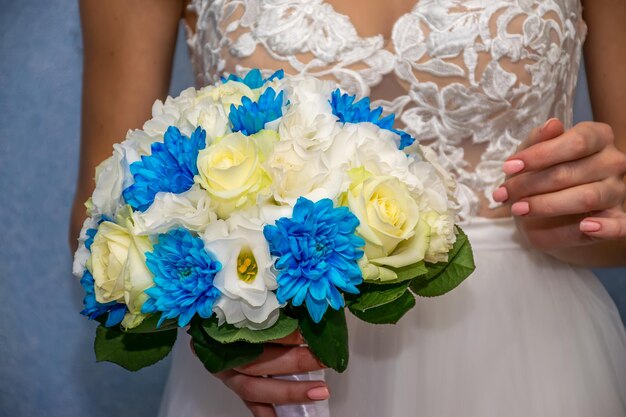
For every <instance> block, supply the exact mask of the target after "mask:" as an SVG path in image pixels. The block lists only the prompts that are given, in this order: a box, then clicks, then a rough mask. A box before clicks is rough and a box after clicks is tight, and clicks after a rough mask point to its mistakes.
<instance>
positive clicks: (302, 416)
mask: <svg viewBox="0 0 626 417" xmlns="http://www.w3.org/2000/svg"><path fill="white" fill-rule="evenodd" d="M274 378H276V379H284V380H287V381H324V379H325V377H324V370H319V371H313V372H307V373H303V374H295V375H281V376H275V377H274ZM274 408H275V409H276V416H277V417H330V408H329V405H328V400H324V401H315V402H310V403H304V404H286V405H276V406H274Z"/></svg>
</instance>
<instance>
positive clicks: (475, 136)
mask: <svg viewBox="0 0 626 417" xmlns="http://www.w3.org/2000/svg"><path fill="white" fill-rule="evenodd" d="M189 8H190V10H192V11H193V12H195V13H196V14H197V23H196V25H195V27H188V44H189V47H190V50H191V55H192V62H193V65H194V71H195V74H196V77H197V81H198V83H199V84H200V85H205V84H207V83H212V82H215V81H217V80H218V78H219V76H220V75H222V74H223V73H224V72H235V73H238V74H239V75H242V74H243V73H245V72H246V71H247V70H248V69H249V66H258V67H261V68H267V69H268V71H269V70H270V69H276V68H284V69H285V71H286V72H287V73H306V74H310V75H315V76H318V77H323V78H330V79H334V80H336V81H337V82H338V83H339V84H340V86H341V87H342V88H343V89H344V90H346V91H348V92H350V93H352V94H357V95H359V96H365V95H370V94H372V93H373V92H374V90H375V88H376V86H378V85H380V84H381V83H383V81H384V80H385V79H387V78H393V79H394V80H395V85H396V87H401V88H397V89H396V90H393V89H386V91H387V94H385V92H382V93H380V92H378V91H377V93H379V94H372V99H374V100H375V101H374V105H381V106H383V108H384V109H385V111H386V112H394V113H396V116H397V120H399V121H400V122H401V123H402V124H403V125H404V129H405V130H406V131H407V132H408V133H410V134H411V135H412V136H413V137H415V138H416V139H418V140H419V141H420V143H421V144H422V145H426V146H429V147H430V148H431V149H433V150H434V151H435V153H436V154H437V155H438V156H439V158H440V160H441V163H442V164H443V166H444V167H445V168H447V169H448V170H449V171H450V172H452V173H453V174H454V175H455V176H456V178H457V180H458V181H459V189H458V199H459V202H460V203H461V205H462V207H463V211H462V213H461V217H462V218H468V217H470V216H473V215H476V214H477V213H478V210H479V206H480V204H481V195H482V196H484V200H483V201H485V200H486V201H487V202H488V203H487V204H488V205H489V207H490V208H496V207H497V206H498V204H497V203H496V202H494V201H493V199H492V198H491V193H492V192H493V190H494V189H495V188H496V187H497V186H498V185H499V184H500V183H501V182H502V181H503V179H504V177H503V174H502V171H501V166H502V162H503V161H504V160H505V159H506V158H507V157H508V156H509V155H510V154H512V153H513V152H514V151H515V149H516V147H517V145H518V144H519V143H520V141H521V140H523V139H524V138H525V137H526V136H527V135H528V133H529V132H530V130H531V129H532V128H533V127H535V126H538V125H540V124H542V123H543V122H544V121H545V120H547V119H548V118H550V117H558V118H560V119H561V120H563V121H564V123H565V125H566V127H569V126H571V124H572V105H573V93H574V89H575V85H576V78H577V74H578V66H579V61H580V49H581V48H580V47H581V44H582V42H583V40H584V36H585V33H586V27H585V24H584V22H583V21H582V18H581V12H582V8H581V5H580V0H418V1H416V4H415V6H414V7H413V9H412V10H411V11H410V12H408V13H406V14H404V15H402V16H401V17H400V18H399V19H398V20H397V21H396V22H395V24H394V26H393V31H392V34H391V39H387V40H386V39H385V38H384V36H383V35H378V36H372V37H363V36H360V35H359V34H358V33H357V30H356V29H355V27H354V25H353V24H352V23H351V21H350V19H349V18H348V17H347V16H346V15H343V14H340V13H338V12H337V11H335V10H334V8H333V7H332V6H331V4H329V3H327V2H324V1H322V0H192V2H191V4H190V6H189ZM389 91H393V94H391V96H390V94H389Z"/></svg>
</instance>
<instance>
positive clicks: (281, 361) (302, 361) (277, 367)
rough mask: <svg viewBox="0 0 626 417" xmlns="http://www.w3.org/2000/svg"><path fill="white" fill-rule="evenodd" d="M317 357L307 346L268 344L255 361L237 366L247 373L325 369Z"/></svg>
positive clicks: (281, 373) (285, 373)
mask: <svg viewBox="0 0 626 417" xmlns="http://www.w3.org/2000/svg"><path fill="white" fill-rule="evenodd" d="M324 368H325V366H324V365H322V364H321V363H320V361H319V360H318V359H317V357H316V356H315V355H314V354H313V353H312V352H311V351H310V350H309V349H308V348H306V347H286V346H271V345H266V347H265V349H264V350H263V353H262V354H261V356H259V357H258V358H257V359H256V360H255V361H254V362H251V363H249V364H247V365H244V366H241V367H239V368H235V370H236V371H237V372H240V373H242V374H246V375H253V376H260V375H289V374H300V373H304V372H310V371H316V370H319V369H324Z"/></svg>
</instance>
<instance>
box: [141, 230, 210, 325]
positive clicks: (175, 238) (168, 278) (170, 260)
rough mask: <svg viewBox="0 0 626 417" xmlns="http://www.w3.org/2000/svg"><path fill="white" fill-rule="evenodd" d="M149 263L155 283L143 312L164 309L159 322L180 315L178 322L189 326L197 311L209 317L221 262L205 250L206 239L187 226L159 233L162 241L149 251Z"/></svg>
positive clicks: (147, 260) (147, 254) (147, 261)
mask: <svg viewBox="0 0 626 417" xmlns="http://www.w3.org/2000/svg"><path fill="white" fill-rule="evenodd" d="M146 265H148V269H150V271H151V272H152V273H153V274H154V284H155V286H154V287H152V288H148V289H147V290H146V291H145V292H146V294H148V296H149V297H150V298H148V299H147V300H146V302H145V303H144V304H143V307H142V309H141V312H142V313H156V312H157V311H161V312H163V314H161V319H160V320H159V323H158V325H159V326H160V325H161V323H163V321H164V320H166V319H173V318H175V317H178V325H179V326H181V327H184V326H186V325H187V324H188V323H189V321H190V320H191V318H192V317H193V316H194V314H196V313H198V315H199V316H200V317H202V318H209V317H211V314H212V313H213V303H214V302H215V299H216V298H217V297H219V295H220V291H219V290H218V289H217V288H215V287H214V286H213V278H214V277H215V274H216V273H217V272H218V271H219V270H220V269H222V264H220V263H219V262H218V261H216V260H215V259H213V257H212V256H211V255H210V254H209V253H208V252H207V251H206V250H205V249H204V242H203V241H202V239H200V238H198V237H194V236H193V235H192V234H191V233H190V232H189V231H188V230H186V229H176V230H172V231H170V232H168V233H166V234H162V235H159V243H157V244H156V245H154V248H153V251H152V252H146Z"/></svg>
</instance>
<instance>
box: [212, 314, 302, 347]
mask: <svg viewBox="0 0 626 417" xmlns="http://www.w3.org/2000/svg"><path fill="white" fill-rule="evenodd" d="M202 327H203V329H204V331H205V332H206V333H207V334H208V335H209V336H210V337H211V338H212V339H214V340H216V341H218V342H220V343H232V342H250V343H265V342H269V341H270V340H274V339H280V338H281V337H285V336H288V335H290V334H291V333H293V332H294V331H296V329H298V320H296V319H292V318H291V317H287V316H286V315H284V314H281V315H280V317H279V319H278V321H277V322H276V324H274V325H273V326H272V327H270V328H269V329H264V330H250V329H247V328H242V329H238V328H237V327H235V326H233V325H230V324H226V323H224V324H223V325H221V326H218V325H217V320H205V321H204V322H203V324H202Z"/></svg>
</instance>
